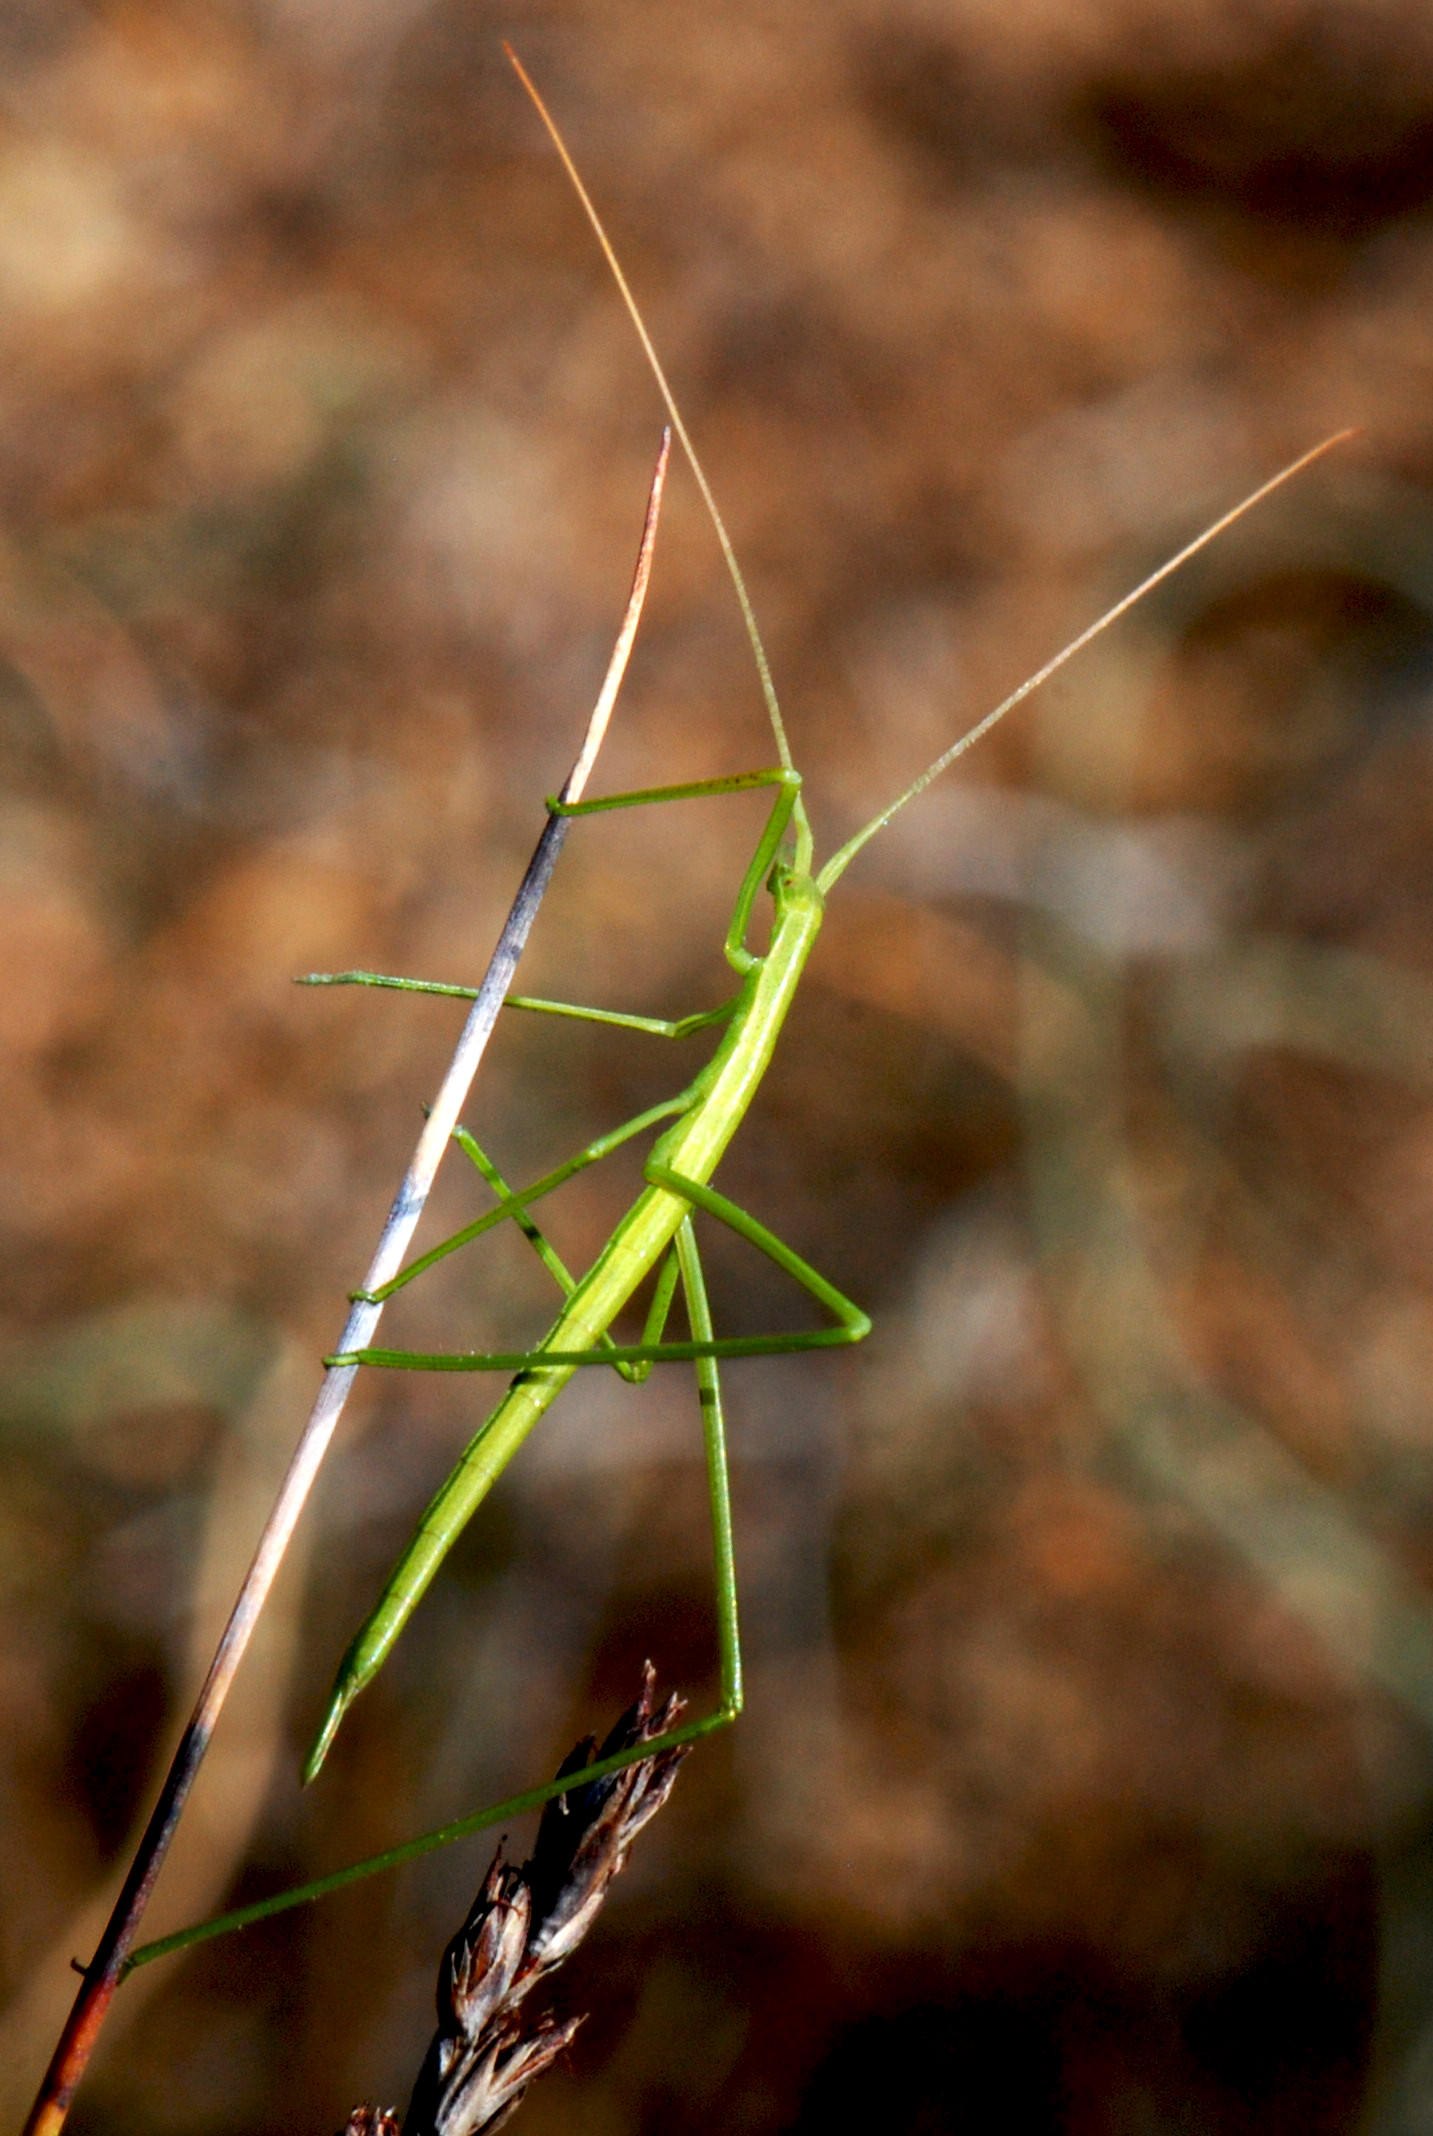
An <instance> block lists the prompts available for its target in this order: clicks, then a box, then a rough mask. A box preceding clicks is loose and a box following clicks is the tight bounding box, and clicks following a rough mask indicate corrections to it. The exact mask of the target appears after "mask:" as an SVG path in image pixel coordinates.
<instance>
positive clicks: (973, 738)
mask: <svg viewBox="0 0 1433 2136" xmlns="http://www.w3.org/2000/svg"><path fill="white" fill-rule="evenodd" d="M1357 435H1358V432H1357V428H1356V427H1355V428H1352V429H1348V430H1336V431H1335V432H1334V434H1333V436H1332V437H1328V438H1325V439H1324V440H1323V442H1322V443H1321V444H1319V445H1315V446H1313V447H1311V448H1310V450H1309V451H1308V452H1303V453H1300V454H1299V457H1298V459H1297V460H1291V461H1290V462H1289V464H1288V466H1287V467H1281V468H1280V469H1279V472H1278V473H1277V474H1276V475H1271V476H1270V478H1269V480H1268V481H1267V482H1263V483H1261V484H1260V485H1259V487H1258V489H1256V490H1251V491H1250V492H1249V494H1248V496H1247V497H1245V498H1243V499H1241V501H1240V502H1239V503H1238V504H1236V505H1235V506H1234V507H1233V509H1232V510H1230V511H1227V512H1225V514H1224V515H1223V517H1222V518H1221V519H1216V520H1215V521H1214V523H1213V525H1212V526H1207V527H1206V528H1205V529H1204V532H1203V533H1202V534H1196V535H1195V537H1194V539H1193V541H1191V542H1186V544H1185V546H1184V547H1183V548H1182V549H1181V550H1180V551H1179V553H1178V554H1177V555H1176V556H1171V557H1170V558H1169V559H1168V561H1167V562H1166V563H1163V564H1161V565H1160V567H1159V569H1158V570H1157V571H1151V573H1150V574H1149V577H1148V578H1145V579H1141V580H1140V582H1139V584H1138V585H1137V586H1136V587H1134V588H1133V589H1132V590H1131V591H1130V592H1129V593H1127V594H1125V596H1124V597H1123V599H1122V600H1118V601H1116V602H1115V604H1114V606H1113V608H1107V609H1106V610H1105V612H1104V614H1103V615H1102V616H1099V617H1097V618H1096V620H1095V621H1094V622H1093V623H1091V624H1090V625H1089V627H1088V629H1086V630H1082V631H1081V632H1080V635H1079V636H1078V638H1071V640H1070V642H1069V644H1068V645H1065V646H1062V647H1061V649H1060V651H1059V652H1058V653H1056V654H1055V656H1054V658H1053V659H1051V660H1047V661H1046V662H1045V665H1044V666H1043V667H1041V668H1037V669H1036V670H1035V672H1034V674H1033V675H1029V676H1027V677H1026V679H1025V681H1024V682H1022V683H1021V684H1020V687H1019V688H1018V689H1015V690H1012V691H1011V692H1010V695H1009V696H1008V697H1003V698H1002V699H1001V700H1000V703H999V704H998V705H997V706H996V707H995V709H994V711H993V712H987V713H986V715H985V717H984V719H980V720H977V721H976V723H975V725H974V726H973V727H969V728H967V729H966V731H965V733H964V734H962V735H961V737H960V739H959V740H958V741H955V742H952V743H951V745H950V747H949V749H947V750H945V751H943V752H942V754H941V755H940V756H938V757H937V758H936V760H935V762H934V763H933V764H927V766H926V768H925V770H924V771H923V772H922V773H921V774H920V776H919V778H915V779H912V780H911V783H910V785H909V786H908V787H907V788H906V790H905V792H904V793H902V794H897V796H896V798H895V800H894V801H892V802H891V804H890V806H889V807H888V808H883V809H882V810H881V812H880V814H879V815H878V816H873V817H872V818H871V820H870V822H869V823H867V824H863V825H862V827H861V829H860V830H859V831H857V833H856V835H855V837H854V838H851V839H848V840H847V842H846V844H845V845H843V846H842V848H841V850H840V852H839V853H835V854H833V855H832V857H831V859H830V860H828V861H827V863H826V865H825V867H824V868H823V869H822V870H821V873H820V874H819V875H818V876H817V878H816V880H817V883H818V885H819V887H820V888H821V889H822V890H829V889H830V887H831V885H832V883H834V882H835V881H837V879H838V878H839V877H840V876H842V875H844V874H845V872H846V870H847V868H849V867H850V865H851V862H852V861H853V860H854V859H855V857H856V855H857V854H858V853H859V852H860V850H861V848H862V847H863V846H865V845H869V843H870V841H871V840H872V839H873V838H874V837H875V835H876V833H877V831H883V830H884V829H885V827H886V825H887V824H888V823H889V822H890V820H891V818H892V817H893V816H895V815H898V814H899V813H900V811H901V810H902V809H903V808H904V807H905V805H906V803H907V802H908V801H914V799H915V798H916V795H917V794H923V793H924V792H925V790H926V788H927V787H928V786H929V785H930V783H931V781H932V779H938V778H939V777H940V775H941V773H942V772H943V771H945V770H946V769H947V768H948V767H949V766H950V765H951V764H953V763H954V762H955V760H956V758H957V757H959V756H964V754H965V752H966V750H967V749H973V748H974V747H975V744H976V743H977V742H978V741H980V740H981V739H982V737H983V736H985V735H987V734H988V733H989V732H990V730H991V728H992V727H993V726H995V724H996V723H997V721H999V720H1002V719H1004V717H1005V715H1006V713H1007V712H1013V711H1014V709H1015V707H1016V705H1018V704H1022V703H1023V702H1024V700H1025V699H1026V698H1027V697H1029V696H1031V695H1033V693H1034V692H1035V691H1036V690H1038V689H1039V688H1040V685H1041V684H1042V683H1045V682H1048V681H1049V680H1050V677H1051V676H1052V675H1054V674H1057V673H1058V672H1059V670H1060V669H1061V668H1062V667H1063V666H1064V665H1065V662H1066V661H1067V660H1073V659H1074V657H1075V655H1076V653H1078V652H1083V650H1084V648H1085V647H1086V646H1087V645H1088V644H1089V643H1090V641H1091V639H1093V638H1098V637H1099V635H1100V633H1101V631H1105V630H1108V629H1109V627H1110V625H1111V623H1116V622H1118V620H1119V618H1120V617H1121V616H1122V615H1124V614H1125V612H1126V610H1127V609H1130V608H1133V607H1134V605H1135V603H1136V601H1142V600H1143V599H1144V597H1145V595H1146V594H1147V593H1152V592H1153V591H1154V589H1155V587H1156V586H1158V585H1160V584H1162V583H1163V581H1164V580H1165V579H1167V578H1168V577H1170V575H1171V573H1173V572H1175V571H1178V570H1180V569H1181V568H1182V567H1183V566H1184V565H1185V564H1187V563H1188V562H1189V559H1190V558H1191V557H1192V556H1197V555H1198V554H1199V551H1200V550H1201V549H1203V548H1207V547H1208V545H1209V543H1210V542H1211V541H1216V540H1217V539H1218V537H1219V536H1220V535H1221V534H1223V533H1224V532H1226V530H1227V529H1228V528H1230V527H1232V526H1233V524H1234V522H1235V520H1236V519H1242V518H1243V516H1244V514H1245V513H1246V512H1252V511H1253V509H1254V507H1255V505H1256V504H1262V503H1263V501H1264V499H1265V498H1266V497H1269V496H1272V494H1273V492H1274V491H1275V490H1276V489H1280V488H1282V486H1283V484H1284V483H1286V482H1291V481H1292V480H1293V478H1294V476H1295V475H1297V474H1301V473H1302V472H1303V470H1304V469H1305V468H1306V467H1311V466H1312V465H1313V463H1314V461H1315V460H1321V459H1322V458H1323V456H1324V454H1325V453H1326V452H1332V451H1333V449H1334V447H1335V445H1342V444H1343V443H1344V442H1345V440H1347V439H1348V438H1352V437H1356V436H1357Z"/></svg>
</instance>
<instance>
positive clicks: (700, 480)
mask: <svg viewBox="0 0 1433 2136" xmlns="http://www.w3.org/2000/svg"><path fill="white" fill-rule="evenodd" d="M503 50H504V51H505V52H506V53H507V56H508V58H509V60H510V61H511V62H512V67H513V71H514V73H515V74H516V75H517V78H518V80H519V81H520V82H521V83H522V85H523V88H524V89H525V90H526V91H527V93H528V95H529V97H530V98H531V99H532V103H533V108H534V109H535V110H536V112H537V115H538V117H539V118H540V119H541V120H542V123H543V125H544V126H545V127H546V128H547V132H548V136H549V138H550V139H551V142H552V145H553V147H554V148H555V149H556V150H557V153H558V155H559V156H560V157H561V159H562V167H563V169H564V170H565V171H566V173H567V175H568V178H569V180H570V181H571V184H572V190H573V191H574V192H575V193H576V195H577V197H578V199H579V200H580V201H581V203H582V207H583V212H584V213H585V214H586V217H587V220H588V221H589V222H590V223H591V225H592V228H593V231H594V233H595V235H596V238H597V242H598V244H599V245H600V246H601V248H602V256H603V258H604V259H605V260H606V262H607V266H608V270H609V272H610V273H611V276H612V279H613V281H614V282H615V283H616V284H617V288H618V291H619V293H620V294H621V298H622V302H623V303H624V304H625V305H626V307H627V314H628V317H629V318H630V319H631V321H632V324H633V326H634V327H635V328H636V329H637V339H638V340H639V341H640V342H641V344H642V353H643V354H644V355H645V357H646V359H647V363H648V365H649V367H650V369H651V373H652V376H653V378H654V379H655V380H656V382H657V391H658V392H659V393H660V394H661V396H662V399H663V401H664V402H665V404H666V409H667V414H668V416H669V417H670V418H671V424H672V428H673V430H675V431H676V433H677V436H678V438H679V439H680V440H681V446H682V451H683V452H684V453H685V454H686V456H687V464H688V466H689V467H690V468H691V471H692V473H693V474H694V475H695V477H696V482H697V488H698V489H699V490H700V491H701V493H702V502H703V504H705V506H706V508H707V514H708V516H709V518H710V520H711V523H712V526H713V528H714V529H715V531H716V538H717V540H718V542H719V543H720V544H721V553H722V556H723V557H724V558H725V560H726V568H727V572H728V574H729V576H730V578H731V582H732V585H733V587H734V588H735V590H736V598H737V603H738V605H739V607H740V609H741V618H742V621H743V623H744V624H745V625H746V634H747V637H748V639H749V640H750V642H751V650H752V656H753V658H754V659H755V661H756V672H757V675H758V676H759V678H760V681H761V694H762V697H763V699H764V700H765V703H766V716H767V718H768V719H769V720H770V721H771V731H772V734H773V735H774V736H775V738H776V748H777V753H778V755H779V756H780V758H781V762H782V765H783V766H784V768H785V769H786V770H787V771H792V770H794V769H795V766H794V765H793V763H792V759H791V748H790V745H789V743H788V742H787V739H786V723H785V721H784V720H783V719H782V717H781V706H780V704H779V703H778V702H777V697H776V685H775V683H774V682H773V681H772V679H771V665H770V662H769V661H768V660H767V657H766V647H765V646H764V645H763V643H762V639H761V632H760V630H759V629H758V628H757V623H756V611H755V610H754V609H753V607H752V605H751V597H750V595H749V594H748V593H747V590H746V580H745V579H744V578H743V577H742V574H741V565H740V564H739V563H738V562H737V560H736V551H735V549H734V548H733V547H732V543H731V536H730V535H729V534H728V533H727V530H726V521H725V520H724V519H723V518H722V516H721V511H720V509H719V507H718V505H717V501H716V498H715V496H714V495H713V493H712V486H711V484H710V483H709V482H708V480H707V477H706V470H705V468H704V467H703V466H702V463H701V461H700V460H699V459H698V458H697V449H696V447H695V445H693V443H692V441H691V436H690V434H689V432H688V430H687V426H686V424H685V423H684V422H683V420H682V411H681V409H680V408H679V407H678V406H677V400H676V395H675V394H674V393H673V391H672V389H671V387H670V386H669V385H668V383H667V374H666V372H665V371H664V370H663V369H662V360H661V358H660V357H659V356H658V354H657V351H656V349H655V348H654V347H653V345H652V337H651V335H650V334H649V333H648V332H647V324H646V321H645V320H644V319H643V317H642V314H641V312H640V311H639V310H638V308H637V299H636V298H635V297H634V296H633V294H632V290H631V286H630V284H629V283H628V280H627V277H626V275H625V274H624V273H623V272H622V263H621V261H620V260H619V259H618V257H617V254H616V251H615V249H614V247H613V244H612V240H611V238H610V237H608V235H607V232H606V230H605V229H604V227H603V224H602V218H601V216H600V215H599V214H598V212H597V210H596V208H595V207H594V206H593V204H592V196H591V194H590V193H589V192H588V190H587V188H586V186H585V185H584V184H583V183H582V179H581V177H580V175H579V174H578V169H577V165H576V164H575V163H574V162H573V160H572V157H571V155H570V154H569V153H568V147H567V143H566V142H565V141H564V140H563V138H562V135H561V134H560V133H559V132H558V128H557V121H556V120H555V119H554V118H553V116H552V113H551V112H550V111H549V110H548V108H547V106H546V104H544V102H543V101H542V98H541V96H540V95H539V94H538V92H537V89H536V87H535V86H534V84H533V81H532V78H531V76H530V75H529V73H528V71H527V69H526V67H524V65H523V63H522V61H521V60H520V59H519V58H518V56H517V54H516V52H514V50H513V48H512V46H511V45H510V44H508V43H507V41H506V39H505V40H504V42H503Z"/></svg>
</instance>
